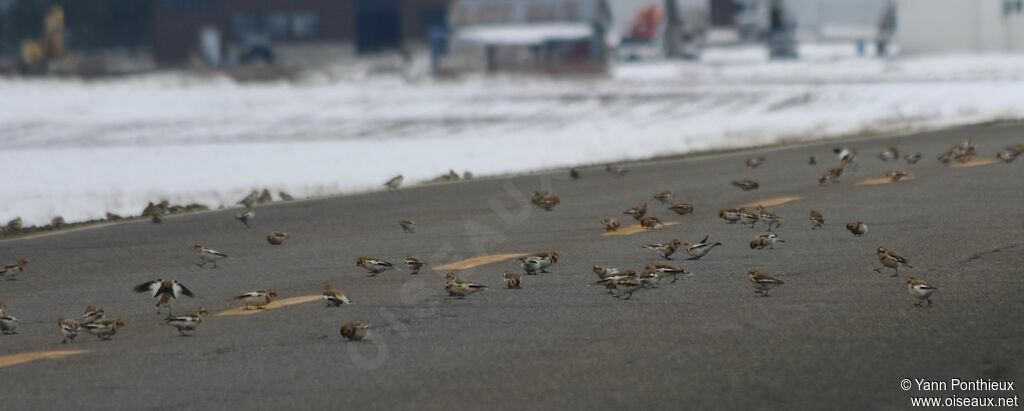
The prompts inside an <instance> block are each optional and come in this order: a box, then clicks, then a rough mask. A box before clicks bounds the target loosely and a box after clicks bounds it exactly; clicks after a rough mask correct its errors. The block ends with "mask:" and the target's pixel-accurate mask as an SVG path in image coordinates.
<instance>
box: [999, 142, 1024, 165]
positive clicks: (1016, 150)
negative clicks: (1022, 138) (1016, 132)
mask: <svg viewBox="0 0 1024 411" xmlns="http://www.w3.org/2000/svg"><path fill="white" fill-rule="evenodd" d="M1021 153H1024V144H1018V145H1015V146H1009V147H1007V148H1005V149H1003V150H1001V151H999V153H998V154H996V158H998V159H999V160H1002V161H1003V162H1004V163H1011V162H1013V160H1016V159H1017V156H1019V155H1020V154H1021Z"/></svg>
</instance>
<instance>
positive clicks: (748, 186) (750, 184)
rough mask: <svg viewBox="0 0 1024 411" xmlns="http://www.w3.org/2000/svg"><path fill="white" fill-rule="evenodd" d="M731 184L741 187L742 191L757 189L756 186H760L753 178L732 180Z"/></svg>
mask: <svg viewBox="0 0 1024 411" xmlns="http://www.w3.org/2000/svg"><path fill="white" fill-rule="evenodd" d="M732 185H734V186H736V187H739V188H742V189H743V191H750V190H757V189H758V188H760V187H761V185H760V184H758V183H757V181H754V180H738V181H733V182H732Z"/></svg>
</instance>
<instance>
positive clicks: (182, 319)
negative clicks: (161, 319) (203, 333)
mask: <svg viewBox="0 0 1024 411" xmlns="http://www.w3.org/2000/svg"><path fill="white" fill-rule="evenodd" d="M206 314H209V312H208V311H206V309H205V308H200V309H199V310H196V312H194V313H192V314H188V315H179V316H177V317H171V318H168V319H167V320H166V321H167V324H168V325H170V326H172V327H174V328H177V329H178V333H180V334H181V335H182V336H183V337H191V336H192V334H186V333H185V332H186V331H188V332H192V331H195V330H196V327H198V326H199V324H202V323H203V316H204V315H206Z"/></svg>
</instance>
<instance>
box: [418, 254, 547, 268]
mask: <svg viewBox="0 0 1024 411" xmlns="http://www.w3.org/2000/svg"><path fill="white" fill-rule="evenodd" d="M527 255H529V254H526V253H510V254H491V255H482V256H479V257H473V258H467V259H465V260H462V261H456V262H453V263H448V264H444V265H439V266H436V267H434V270H436V271H443V270H466V269H470V268H473V267H479V266H482V265H487V264H494V263H497V262H499V261H505V260H511V259H513V258H519V257H523V256H527Z"/></svg>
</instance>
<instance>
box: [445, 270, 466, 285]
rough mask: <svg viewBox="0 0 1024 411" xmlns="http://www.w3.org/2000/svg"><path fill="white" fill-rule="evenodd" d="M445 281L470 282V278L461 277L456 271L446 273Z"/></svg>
mask: <svg viewBox="0 0 1024 411" xmlns="http://www.w3.org/2000/svg"><path fill="white" fill-rule="evenodd" d="M444 282H445V284H447V283H468V282H469V280H467V279H465V278H462V277H459V276H458V275H457V274H455V273H454V272H449V273H448V274H445V275H444Z"/></svg>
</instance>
